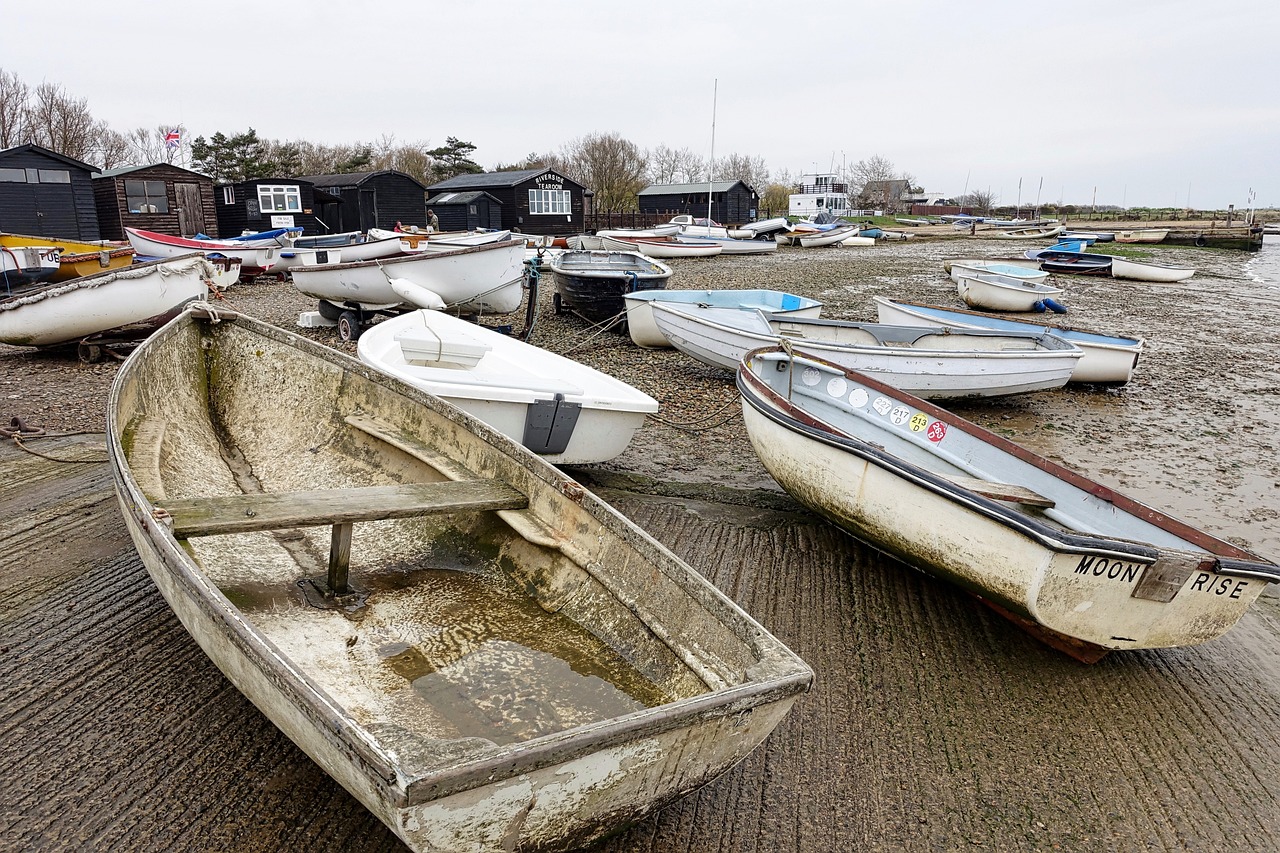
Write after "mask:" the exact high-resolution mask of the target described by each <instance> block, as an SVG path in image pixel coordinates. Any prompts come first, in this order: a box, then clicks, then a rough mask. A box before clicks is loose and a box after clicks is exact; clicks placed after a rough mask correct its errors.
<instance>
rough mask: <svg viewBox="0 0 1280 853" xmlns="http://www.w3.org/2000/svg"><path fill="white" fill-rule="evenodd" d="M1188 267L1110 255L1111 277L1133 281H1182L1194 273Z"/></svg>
mask: <svg viewBox="0 0 1280 853" xmlns="http://www.w3.org/2000/svg"><path fill="white" fill-rule="evenodd" d="M1195 274H1196V271H1195V270H1194V269H1191V268H1190V267H1171V266H1166V265H1165V264H1153V263H1148V262H1147V261H1132V260H1129V259H1128V258H1121V257H1119V256H1117V255H1112V256H1111V277H1112V278H1127V279H1132V280H1134V281H1154V282H1157V283H1161V284H1169V283H1172V282H1175V281H1183V280H1185V279H1188V278H1191V276H1193V275H1195Z"/></svg>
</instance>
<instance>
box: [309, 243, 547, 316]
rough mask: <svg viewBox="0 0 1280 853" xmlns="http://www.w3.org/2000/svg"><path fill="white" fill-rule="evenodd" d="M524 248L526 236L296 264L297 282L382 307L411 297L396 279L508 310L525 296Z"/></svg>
mask: <svg viewBox="0 0 1280 853" xmlns="http://www.w3.org/2000/svg"><path fill="white" fill-rule="evenodd" d="M524 251H525V249H524V241H523V240H508V241H506V242H503V243H491V244H487V245H484V246H474V247H470V248H465V249H454V250H451V251H448V252H419V253H416V254H414V255H401V256H397V257H394V258H386V259H383V260H374V261H361V262H356V263H341V264H334V265H329V266H314V267H294V269H293V271H292V275H293V286H294V287H295V288H297V289H298V290H299V291H300V292H301V293H304V294H306V295H307V296H311V297H314V298H316V299H323V300H325V301H328V302H333V303H335V304H338V305H344V304H357V305H360V306H361V307H363V308H365V309H367V310H378V309H380V308H387V307H391V306H393V305H399V304H401V303H404V302H406V301H407V300H406V297H405V296H403V295H402V294H401V293H400V292H397V290H396V288H395V287H393V285H392V280H393V279H395V280H396V281H401V282H407V283H409V284H410V285H412V286H414V287H417V288H422V289H425V290H427V291H429V292H430V293H433V294H435V295H437V296H439V298H440V300H441V301H443V303H444V304H445V305H447V306H449V307H453V308H460V309H462V310H464V311H479V312H484V313H491V314H508V313H510V312H512V311H514V310H516V309H517V308H519V307H520V302H521V300H522V299H523V297H524V290H523V286H522V276H523V273H524Z"/></svg>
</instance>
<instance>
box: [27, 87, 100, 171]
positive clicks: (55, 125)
mask: <svg viewBox="0 0 1280 853" xmlns="http://www.w3.org/2000/svg"><path fill="white" fill-rule="evenodd" d="M29 118H30V141H32V142H34V143H36V144H37V145H43V146H44V147H45V148H48V149H50V150H52V151H57V152H58V153H59V154H64V155H66V156H67V157H74V158H75V159H77V160H84V159H86V158H87V157H90V156H92V154H93V149H94V143H95V142H96V140H95V138H94V134H95V128H96V126H97V125H96V122H94V120H93V116H92V115H90V113H89V104H88V101H87V100H85V99H84V98H73V97H71V96H70V95H68V94H67V93H66V92H65V91H64V90H63V88H62V87H61V86H59V85H58V84H56V83H41V84H40V85H39V86H37V87H36V88H35V89H34V91H33V92H32V95H31V100H30V113H29Z"/></svg>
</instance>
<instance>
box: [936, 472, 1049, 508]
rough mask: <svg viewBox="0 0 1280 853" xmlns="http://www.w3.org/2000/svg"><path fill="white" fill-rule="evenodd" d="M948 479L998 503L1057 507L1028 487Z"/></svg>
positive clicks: (967, 479)
mask: <svg viewBox="0 0 1280 853" xmlns="http://www.w3.org/2000/svg"><path fill="white" fill-rule="evenodd" d="M947 479H948V480H950V481H951V482H953V483H955V484H956V485H957V486H961V487H962V488H966V489H968V490H969V491H971V492H974V493H975V494H979V495H982V496H983V497H984V498H994V499H995V500H998V501H1010V502H1011V503H1020V504H1026V505H1027V506H1040V507H1046V508H1048V507H1052V506H1055V502H1054V501H1053V500H1052V499H1050V498H1046V497H1045V496H1044V495H1042V494H1039V493H1038V492H1033V491H1032V490H1031V489H1028V488H1027V487H1026V486H1019V485H1016V484H1014V483H993V482H991V481H990V480H979V479H976V478H974V477H952V476H948V477H947Z"/></svg>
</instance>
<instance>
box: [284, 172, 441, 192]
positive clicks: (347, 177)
mask: <svg viewBox="0 0 1280 853" xmlns="http://www.w3.org/2000/svg"><path fill="white" fill-rule="evenodd" d="M378 175H399V176H400V177H402V178H408V179H409V180H411V181H413V182H414V183H415V184H417V185H418V186H420V187H422V188H423V189H424V190H425V189H426V187H425V186H423V184H422V181H419V180H418V179H417V178H415V177H414V176H413V175H410V174H407V173H405V172H401V171H399V170H398V169H378V170H376V171H373V172H343V173H341V174H337V175H299V176H298V180H301V181H310V182H311V183H313V184H315V185H316V186H317V187H349V186H353V185H358V184H363V183H364V182H365V181H367V180H369V179H370V178H373V177H376V176H378Z"/></svg>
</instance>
